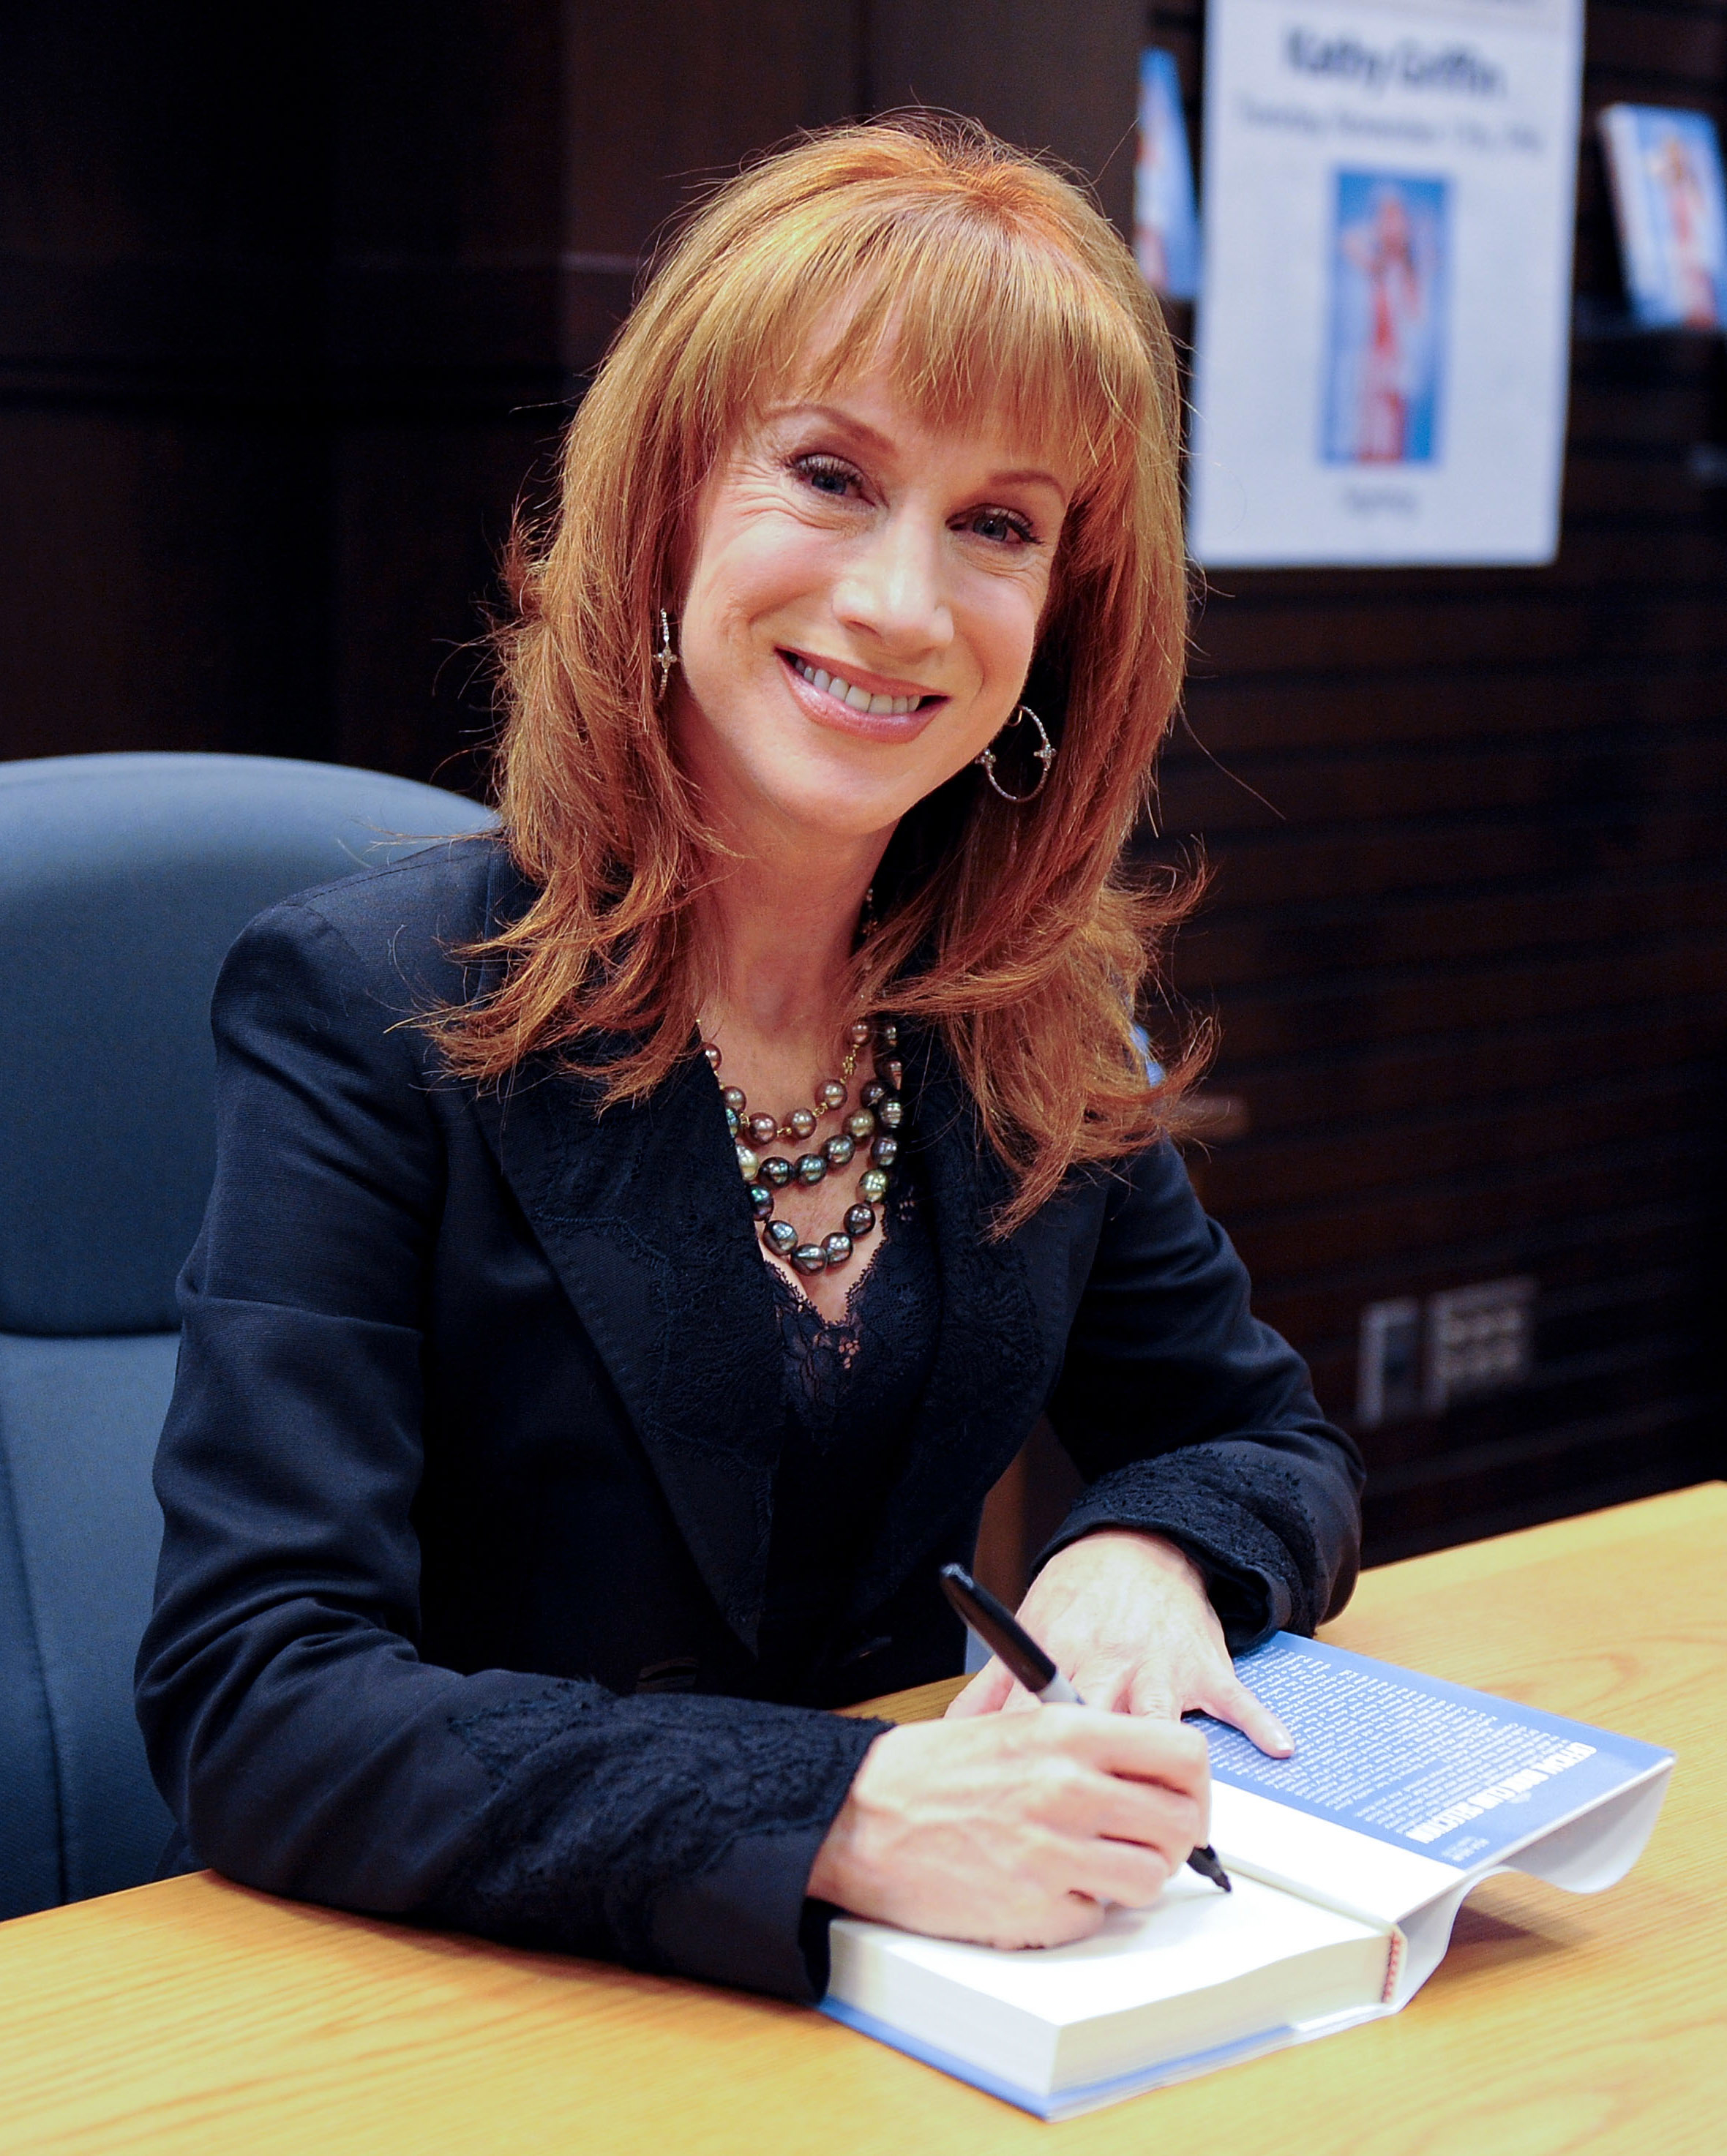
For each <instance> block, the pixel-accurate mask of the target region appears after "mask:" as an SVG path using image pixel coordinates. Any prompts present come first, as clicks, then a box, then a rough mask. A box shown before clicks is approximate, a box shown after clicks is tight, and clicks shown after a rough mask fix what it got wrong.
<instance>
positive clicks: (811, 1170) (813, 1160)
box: [798, 1152, 828, 1185]
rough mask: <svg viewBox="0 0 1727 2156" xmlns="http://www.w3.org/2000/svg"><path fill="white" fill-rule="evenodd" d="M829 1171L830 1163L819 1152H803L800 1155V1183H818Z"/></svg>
mask: <svg viewBox="0 0 1727 2156" xmlns="http://www.w3.org/2000/svg"><path fill="white" fill-rule="evenodd" d="M827 1172H828V1164H827V1163H826V1161H825V1160H824V1159H823V1158H822V1157H821V1155H820V1153H819V1152H801V1153H799V1155H798V1180H799V1183H810V1184H812V1185H813V1184H815V1183H820V1181H821V1180H822V1178H824V1177H825V1175H826V1173H827Z"/></svg>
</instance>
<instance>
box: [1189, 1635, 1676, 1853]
mask: <svg viewBox="0 0 1727 2156" xmlns="http://www.w3.org/2000/svg"><path fill="white" fill-rule="evenodd" d="M1236 1675H1237V1676H1239V1677H1240V1678H1241V1681H1242V1683H1243V1684H1245V1685H1246V1686H1247V1688H1248V1690H1249V1691H1252V1692H1253V1693H1254V1694H1255V1695H1256V1697H1258V1698H1260V1699H1262V1700H1263V1701H1264V1702H1265V1704H1266V1705H1267V1707H1270V1708H1271V1710H1272V1712H1273V1713H1274V1714H1276V1715H1277V1716H1279V1717H1281V1719H1282V1722H1283V1723H1284V1725H1285V1727H1287V1728H1288V1731H1289V1732H1290V1734H1291V1735H1292V1736H1293V1738H1294V1739H1295V1746H1296V1748H1295V1756H1294V1757H1293V1758H1289V1759H1271V1758H1267V1756H1266V1755H1265V1753H1262V1752H1261V1751H1259V1750H1258V1749H1257V1748H1256V1747H1255V1746H1254V1745H1253V1744H1252V1743H1250V1742H1249V1741H1248V1739H1247V1738H1245V1737H1243V1736H1242V1734H1241V1732H1240V1731H1239V1730H1238V1729H1231V1728H1229V1727H1226V1725H1225V1724H1224V1723H1222V1722H1216V1721H1213V1720H1212V1719H1211V1718H1210V1717H1209V1716H1195V1717H1193V1719H1194V1720H1195V1723H1196V1724H1198V1726H1200V1727H1202V1728H1203V1729H1204V1730H1205V1738H1206V1742H1207V1743H1208V1744H1209V1745H1210V1752H1211V1777H1212V1779H1213V1781H1214V1782H1221V1783H1223V1784H1226V1786H1228V1787H1230V1788H1231V1789H1242V1790H1246V1791H1248V1792H1251V1793H1252V1794H1254V1795H1256V1796H1261V1797H1268V1798H1270V1799H1272V1801H1273V1802H1274V1803H1276V1804H1282V1805H1283V1806H1285V1807H1287V1808H1288V1809H1291V1810H1293V1811H1298V1812H1303V1813H1305V1814H1306V1815H1308V1817H1310V1818H1313V1819H1319V1820H1329V1821H1330V1822H1332V1823H1333V1824H1334V1825H1337V1826H1340V1827H1344V1828H1347V1829H1348V1830H1349V1831H1350V1832H1352V1833H1354V1834H1359V1835H1366V1836H1368V1838H1369V1839H1370V1840H1374V1841H1378V1842H1383V1843H1385V1844H1388V1845H1390V1847H1392V1848H1394V1849H1399V1850H1403V1851H1407V1852H1409V1853H1411V1854H1412V1855H1419V1856H1424V1857H1426V1858H1429V1859H1431V1860H1432V1861H1436V1862H1437V1863H1440V1864H1443V1865H1447V1866H1450V1867H1452V1869H1453V1870H1455V1871H1479V1870H1480V1869H1482V1868H1483V1867H1484V1866H1490V1865H1493V1864H1494V1863H1496V1862H1498V1860H1499V1859H1500V1858H1501V1857H1502V1856H1503V1855H1504V1854H1505V1853H1506V1852H1507V1851H1509V1850H1511V1849H1513V1848H1514V1847H1517V1846H1520V1845H1522V1844H1524V1843H1525V1842H1527V1841H1529V1840H1530V1839H1531V1838H1532V1837H1534V1836H1535V1835H1539V1834H1540V1833H1541V1832H1543V1830H1545V1829H1547V1828H1550V1827H1554V1826H1557V1825H1559V1824H1560V1822H1561V1821H1563V1820H1568V1819H1570V1818H1572V1817H1573V1816H1574V1815H1575V1814H1577V1813H1578V1812H1580V1811H1583V1810H1586V1809H1588V1808H1590V1807H1591V1806H1592V1805H1594V1804H1599V1803H1600V1802H1601V1799H1603V1798H1605V1797H1607V1796H1610V1795H1611V1794H1613V1793H1614V1792H1615V1791H1616V1790H1619V1789H1625V1788H1626V1787H1627V1786H1628V1785H1629V1784H1632V1783H1634V1782H1637V1781H1638V1780H1639V1779H1642V1777H1644V1776H1646V1775H1647V1774H1649V1773H1650V1772H1651V1771H1652V1769H1654V1768H1658V1767H1661V1766H1663V1765H1664V1764H1666V1763H1668V1762H1669V1761H1670V1759H1671V1758H1672V1754H1671V1753H1668V1752H1664V1751H1663V1750H1662V1749H1661V1748H1660V1747H1659V1746H1658V1745H1654V1744H1644V1743H1639V1742H1638V1741H1637V1739H1636V1738H1631V1737H1616V1736H1614V1735H1613V1734H1612V1733H1611V1732H1610V1731H1607V1730H1604V1729H1596V1728H1592V1727H1590V1725H1589V1724H1588V1723H1586V1722H1570V1721H1567V1720H1566V1718H1565V1717H1564V1716H1563V1715H1559V1714H1549V1713H1547V1712H1545V1711H1542V1710H1539V1709H1537V1708H1534V1707H1518V1706H1516V1705H1514V1703H1512V1702H1510V1701H1508V1700H1503V1699H1496V1698H1494V1697H1492V1695H1491V1694H1489V1693H1487V1692H1479V1691H1469V1690H1468V1689H1467V1686H1462V1685H1454V1684H1447V1682H1446V1681H1444V1680H1443V1679H1442V1678H1440V1677H1429V1676H1421V1674H1420V1673H1419V1672H1417V1671H1414V1670H1405V1669H1399V1668H1398V1667H1397V1666H1395V1664H1394V1663H1391V1662H1380V1661H1373V1660H1371V1659H1370V1657H1369V1656H1367V1655H1352V1654H1350V1653H1349V1652H1348V1650H1346V1649H1344V1648H1342V1647H1332V1646H1328V1645H1325V1643H1324V1641H1323V1640H1303V1639H1298V1638H1297V1637H1296V1636H1294V1635H1293V1634H1291V1633H1288V1632H1277V1633H1274V1634H1273V1635H1272V1637H1271V1638H1270V1639H1269V1640H1267V1641H1266V1642H1265V1644H1264V1645H1262V1646H1261V1647H1259V1648H1257V1649H1256V1650H1255V1651H1254V1652H1253V1653H1252V1654H1251V1655H1242V1656H1241V1657H1240V1658H1239V1659H1238V1660H1237V1661H1236Z"/></svg>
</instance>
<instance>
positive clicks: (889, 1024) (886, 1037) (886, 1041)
mask: <svg viewBox="0 0 1727 2156" xmlns="http://www.w3.org/2000/svg"><path fill="white" fill-rule="evenodd" d="M876 1039H877V1040H879V1041H880V1042H881V1045H882V1046H883V1047H884V1048H897V1047H898V1046H899V1028H898V1027H897V1025H896V1024H894V1022H893V1020H892V1019H891V1018H884V1019H882V1021H881V1024H879V1025H878V1026H877V1027H876Z"/></svg>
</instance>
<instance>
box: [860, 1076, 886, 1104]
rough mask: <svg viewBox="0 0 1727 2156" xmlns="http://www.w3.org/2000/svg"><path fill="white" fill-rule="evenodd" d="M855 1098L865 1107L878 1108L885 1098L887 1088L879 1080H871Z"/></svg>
mask: <svg viewBox="0 0 1727 2156" xmlns="http://www.w3.org/2000/svg"><path fill="white" fill-rule="evenodd" d="M857 1097H858V1099H859V1100H860V1101H862V1102H863V1104H864V1106H865V1107H866V1108H879V1107H880V1106H881V1103H882V1102H883V1101H885V1100H886V1099H887V1087H886V1086H884V1085H883V1084H882V1083H881V1080H880V1079H879V1078H872V1079H871V1081H870V1082H869V1084H868V1085H867V1086H865V1087H864V1089H863V1091H862V1092H861V1093H860V1094H859V1095H858V1096H857Z"/></svg>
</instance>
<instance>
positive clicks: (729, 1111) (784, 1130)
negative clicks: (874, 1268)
mask: <svg viewBox="0 0 1727 2156" xmlns="http://www.w3.org/2000/svg"><path fill="white" fill-rule="evenodd" d="M846 1041H847V1044H848V1045H847V1047H846V1060H845V1061H844V1062H843V1063H842V1064H841V1065H840V1075H839V1076H838V1077H837V1078H825V1079H823V1081H821V1083H820V1085H819V1086H817V1087H816V1089H815V1106H814V1107H813V1108H794V1109H793V1110H792V1111H791V1113H790V1114H789V1116H786V1118H785V1119H784V1122H781V1121H780V1120H779V1117H778V1116H769V1115H762V1114H757V1115H751V1114H750V1112H749V1102H748V1100H747V1099H746V1098H745V1097H744V1093H743V1087H742V1086H724V1087H723V1088H722V1091H721V1096H720V1097H721V1098H722V1100H723V1101H724V1102H725V1104H726V1127H727V1130H729V1131H730V1132H731V1133H732V1140H733V1142H735V1144H736V1146H737V1147H738V1168H739V1170H740V1171H741V1173H742V1174H743V1180H744V1183H745V1184H746V1185H747V1187H748V1191H749V1202H750V1207H751V1209H752V1211H753V1213H754V1214H755V1218H756V1223H757V1225H758V1228H759V1229H760V1231H761V1237H762V1240H763V1244H764V1245H766V1246H767V1248H768V1250H772V1251H773V1252H774V1255H775V1256H776V1257H780V1258H784V1259H786V1260H788V1261H789V1263H790V1264H791V1265H794V1266H795V1267H796V1269H797V1270H798V1271H799V1272H800V1273H822V1272H827V1271H829V1270H833V1269H835V1268H837V1267H838V1266H840V1265H847V1264H849V1263H850V1262H851V1255H852V1252H853V1250H854V1248H855V1247H856V1245H857V1244H858V1243H860V1242H861V1240H863V1238H864V1237H865V1236H866V1235H870V1234H871V1232H872V1231H873V1230H874V1229H875V1225H876V1207H877V1206H878V1205H879V1204H881V1201H882V1199H884V1198H885V1197H886V1196H887V1183H888V1173H889V1171H890V1170H891V1169H892V1167H893V1164H894V1162H895V1161H896V1160H897V1158H898V1156H899V1143H900V1142H899V1132H900V1128H901V1126H902V1124H903V1122H904V1121H905V1114H906V1111H905V1103H904V1102H903V1101H902V1100H901V1098H900V1094H901V1091H902V1087H903V1086H904V1082H905V1065H903V1064H902V1062H901V1061H900V1060H899V1058H898V1056H897V1055H896V1054H895V1053H894V1051H895V1050H896V1049H897V1047H898V1045H899V1028H898V1027H897V1025H896V1024H894V1023H893V1021H892V1019H881V1020H880V1021H879V1022H878V1023H876V1024H871V1021H870V1020H869V1019H862V1018H861V1019H854V1020H853V1022H852V1023H851V1024H850V1025H849V1026H848V1027H847V1028H846ZM871 1042H874V1043H875V1044H876V1046H877V1047H878V1048H879V1049H881V1050H886V1054H885V1055H878V1056H877V1057H876V1075H875V1076H874V1077H873V1078H872V1079H871V1081H869V1083H868V1084H867V1085H866V1086H865V1087H864V1088H863V1090H862V1091H861V1094H860V1095H859V1096H858V1101H859V1105H858V1106H857V1107H856V1109H854V1110H853V1111H852V1112H851V1115H849V1116H846V1121H845V1124H844V1127H842V1128H841V1129H840V1130H837V1131H835V1133H834V1135H833V1136H832V1137H830V1138H829V1139H828V1140H827V1141H826V1142H825V1143H824V1144H823V1146H822V1147H821V1148H820V1151H819V1152H815V1151H812V1152H804V1153H803V1154H801V1155H800V1156H799V1158H798V1159H797V1160H795V1161H790V1160H788V1159H787V1158H785V1157H784V1154H783V1153H767V1154H766V1155H765V1156H764V1155H763V1151H762V1148H763V1147H767V1146H770V1145H772V1144H773V1142H774V1140H775V1139H776V1138H780V1139H796V1140H797V1141H799V1142H800V1143H802V1144H804V1145H807V1144H808V1143H809V1142H810V1139H811V1138H813V1137H815V1127H816V1125H817V1124H818V1123H819V1122H820V1121H821V1119H822V1117H823V1116H825V1115H833V1114H836V1113H837V1112H838V1111H840V1109H841V1108H843V1107H844V1106H846V1102H847V1101H849V1100H850V1099H851V1089H850V1087H849V1086H848V1084H847V1082H846V1081H848V1080H849V1079H850V1078H851V1075H852V1073H853V1071H855V1070H856V1068H857V1059H858V1057H859V1056H860V1055H861V1054H862V1052H863V1050H865V1049H866V1048H867V1047H869V1046H870V1045H871ZM702 1054H703V1055H705V1056H706V1057H707V1060H708V1065H709V1067H710V1068H711V1069H712V1070H715V1071H716V1072H717V1070H719V1067H720V1051H719V1050H718V1049H717V1047H716V1046H715V1045H714V1044H713V1043H712V1041H711V1040H704V1041H703V1042H702ZM860 1152H862V1156H863V1161H864V1168H863V1173H861V1175H860V1176H859V1177H858V1178H857V1198H856V1203H855V1204H852V1205H851V1206H850V1207H848V1209H847V1210H846V1224H845V1225H844V1227H843V1228H836V1229H835V1230H834V1232H833V1233H832V1234H831V1235H825V1236H824V1237H823V1238H822V1239H821V1240H820V1242H809V1243H800V1242H799V1240H798V1231H797V1229H795V1228H794V1226H793V1225H792V1224H791V1222H790V1221H789V1220H776V1219H774V1192H775V1191H776V1190H783V1189H784V1188H785V1186H786V1185H787V1184H788V1183H791V1182H793V1181H794V1180H795V1181H796V1182H798V1183H804V1184H806V1185H808V1186H810V1187H811V1188H814V1186H815V1184H816V1183H824V1182H825V1181H826V1179H827V1178H828V1175H829V1174H830V1172H831V1173H837V1172H838V1171H839V1170H840V1169H842V1168H847V1167H849V1166H850V1165H851V1162H852V1161H853V1160H855V1159H856V1158H857V1157H858V1155H859V1153H860Z"/></svg>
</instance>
